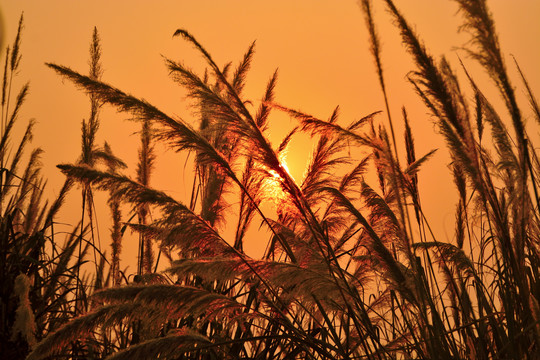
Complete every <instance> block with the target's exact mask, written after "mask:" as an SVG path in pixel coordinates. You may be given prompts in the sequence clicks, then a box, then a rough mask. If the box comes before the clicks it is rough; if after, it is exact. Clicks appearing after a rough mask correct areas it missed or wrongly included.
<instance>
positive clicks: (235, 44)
mask: <svg viewBox="0 0 540 360" xmlns="http://www.w3.org/2000/svg"><path fill="white" fill-rule="evenodd" d="M374 3H375V18H376V21H377V26H378V29H379V35H380V37H381V39H382V44H383V63H384V68H385V72H386V81H387V84H388V86H389V96H390V102H391V110H392V112H393V114H394V118H396V119H399V115H400V108H401V106H402V105H405V106H406V107H407V110H408V112H409V115H410V119H411V122H412V127H413V131H414V134H415V137H416V142H417V153H418V154H423V153H425V152H427V151H429V150H431V149H432V148H435V147H441V146H442V145H443V144H442V142H441V141H440V136H437V135H434V131H433V130H434V127H433V125H432V123H431V121H430V119H429V116H428V115H427V110H426V109H425V108H424V107H423V106H422V105H421V104H420V102H419V100H418V99H417V98H416V96H415V95H414V94H413V92H412V90H411V88H410V86H409V85H408V84H407V83H406V81H405V75H406V73H407V72H408V71H410V70H411V69H412V65H411V62H410V60H409V57H408V55H407V54H406V53H405V52H404V50H403V48H402V46H401V44H400V39H399V36H398V33H397V31H396V29H395V28H394V27H393V26H391V22H390V19H389V16H388V14H387V13H386V12H385V11H384V9H383V7H382V6H381V5H382V2H381V1H374ZM395 3H396V5H397V6H398V7H399V8H400V9H401V10H402V12H403V13H404V15H405V16H406V18H407V19H408V20H409V22H410V23H413V24H415V25H416V27H415V28H416V30H417V31H418V33H419V34H420V35H421V37H422V38H423V39H424V41H425V43H426V45H427V47H428V48H429V49H430V51H431V53H432V54H433V55H440V54H443V53H444V54H446V55H447V56H448V58H449V60H450V62H451V63H452V64H454V65H456V64H457V61H456V60H457V58H456V54H457V53H458V52H456V51H455V50H454V49H455V47H458V46H461V45H463V44H464V42H465V41H466V40H467V37H466V35H464V34H457V31H456V29H457V26H458V25H459V23H460V19H459V17H456V16H454V15H455V13H456V9H457V6H456V4H455V3H453V2H452V1H447V0H436V1H433V0H431V1H430V0H396V1H395ZM489 4H490V7H491V10H492V12H493V15H494V18H495V21H496V25H497V29H498V32H499V36H500V42H501V46H502V49H503V51H504V52H505V55H509V54H513V55H514V56H515V57H516V58H517V59H518V61H519V63H520V66H521V68H522V70H523V71H524V72H525V74H526V76H527V77H528V79H529V82H530V85H531V86H532V88H533V90H534V89H536V91H537V92H538V91H540V67H539V66H538V60H539V59H540V47H539V46H538V39H540V26H538V20H539V19H540V1H533V0H515V1H508V0H493V1H490V2H489ZM0 9H1V11H2V13H3V17H4V32H5V34H4V35H5V36H4V37H3V38H4V41H7V42H10V43H11V42H12V41H13V38H14V35H15V31H16V28H17V21H18V18H19V15H20V13H21V12H22V11H24V16H25V29H24V33H23V44H22V53H23V61H22V64H21V71H20V76H19V78H18V84H19V85H20V84H22V83H23V82H24V81H27V80H29V81H30V82H31V93H30V96H29V98H28V101H27V103H26V105H25V106H24V111H23V113H22V118H21V119H22V120H26V119H28V118H35V119H36V120H37V121H38V126H37V128H36V136H35V138H34V145H35V146H41V147H42V148H43V149H44V150H45V155H44V158H43V164H44V168H45V171H46V173H47V175H48V176H49V185H48V186H49V191H52V192H53V193H56V192H57V191H58V190H59V188H60V185H61V183H62V181H63V175H61V174H60V173H59V171H58V170H57V169H56V168H55V165H56V164H58V163H66V162H68V163H69V162H74V161H76V159H77V157H78V155H79V153H80V145H79V144H80V126H81V125H80V124H81V120H82V119H83V118H87V117H88V113H89V105H88V100H87V97H86V96H85V95H84V94H83V93H81V92H80V91H77V90H75V88H74V86H73V85H72V84H71V83H69V82H67V81H62V80H61V79H60V78H59V77H58V76H57V75H56V74H54V73H53V71H52V70H50V69H48V68H46V67H45V66H44V62H54V63H57V64H61V65H67V66H70V67H72V68H74V69H75V70H79V71H81V72H87V68H88V65H87V59H88V47H89V42H90V36H91V32H92V28H93V26H97V27H98V30H99V32H100V35H101V40H102V50H103V57H102V60H103V67H104V69H105V73H104V76H103V80H104V81H106V82H108V83H110V84H112V85H114V86H116V87H118V88H120V89H122V90H124V91H127V92H129V93H131V94H133V95H136V96H138V97H143V98H145V99H146V100H148V101H149V102H150V103H152V104H154V105H156V106H157V107H159V108H161V109H162V110H164V111H165V112H167V113H169V114H177V115H180V116H182V117H183V118H186V119H190V118H191V110H190V109H189V108H188V107H187V106H186V103H185V101H184V100H185V99H184V93H183V92H182V90H181V89H179V87H178V86H177V85H176V84H174V83H173V82H172V80H170V79H169V78H168V77H167V72H166V69H165V66H164V63H163V59H162V57H161V55H164V56H167V57H169V58H172V59H174V60H180V59H181V60H183V62H184V63H186V64H189V65H190V66H191V67H192V68H194V69H198V70H202V69H203V67H202V64H203V62H202V61H201V57H200V56H199V55H198V54H197V53H196V52H195V51H194V50H193V49H191V47H190V46H188V45H186V43H185V42H183V41H182V40H181V39H179V38H174V39H173V38H172V34H173V33H174V31H175V30H176V29H177V28H184V29H187V30H188V31H190V32H191V33H192V34H193V35H195V36H196V37H197V39H198V40H199V41H200V42H201V43H202V44H203V45H204V46H205V47H206V48H207V49H208V50H209V51H210V52H211V53H212V55H213V56H214V58H215V59H216V60H217V62H218V63H220V64H224V63H226V62H228V61H235V62H236V61H238V60H240V59H241V57H242V55H243V53H244V52H245V50H246V49H247V47H248V46H249V44H250V43H251V41H253V40H257V46H256V55H255V58H254V62H253V67H252V71H251V72H250V74H249V75H248V79H247V82H248V84H247V87H246V96H247V97H248V98H250V99H253V100H255V101H256V100H258V99H260V98H261V96H262V94H263V91H264V88H265V85H266V82H267V80H268V78H269V77H270V75H271V74H272V72H273V71H274V69H275V68H276V67H279V82H278V86H277V89H276V90H277V92H276V94H277V101H278V102H279V103H281V104H283V105H286V106H289V107H292V108H295V109H300V110H302V111H305V112H308V113H311V114H313V115H315V116H317V117H321V118H327V117H328V116H329V115H330V114H331V112H332V110H333V108H334V107H335V106H336V105H340V107H341V114H342V115H341V123H342V124H348V123H349V122H351V121H353V120H355V119H358V118H359V117H361V116H363V115H366V114H368V113H371V112H373V111H376V110H382V109H383V102H382V96H381V92H380V90H379V86H378V83H377V79H376V77H375V72H374V66H373V63H372V58H371V55H370V53H369V52H368V44H367V32H366V30H365V25H364V20H363V16H362V13H361V11H360V9H359V7H358V6H357V4H356V1H352V0H348V1H345V0H342V1H329V0H327V1H322V0H315V1H305V0H304V1H284V0H279V1H266V2H263V1H239V0H233V1H209V0H203V1H152V2H150V1H126V0H115V1H110V0H109V1H104V0H99V1H84V2H83V1H69V0H48V1H37V0H34V1H30V0H0ZM4 45H5V44H4ZM462 56H463V57H465V55H464V54H462ZM465 62H466V64H467V66H470V68H471V69H472V70H473V73H475V74H476V73H478V71H474V70H475V69H477V67H475V66H474V65H473V64H472V61H471V60H469V59H466V61H465ZM507 65H508V67H509V72H510V74H511V76H513V79H514V86H516V87H517V88H518V91H517V93H518V94H519V95H523V91H522V87H521V83H520V81H518V78H517V76H516V71H515V69H514V67H513V65H512V62H511V61H510V58H509V57H507ZM478 78H479V79H480V80H484V81H485V80H486V78H485V77H483V76H480V75H479V76H478ZM487 93H488V94H492V95H493V94H494V92H489V91H488V92H487ZM521 100H522V107H523V108H524V109H525V108H527V104H526V102H525V100H524V98H523V96H522V97H521ZM527 109H528V108H527ZM526 115H528V113H526ZM126 118H128V115H126V114H120V115H117V114H116V112H115V111H114V110H112V109H110V108H108V109H105V110H104V111H103V112H102V116H101V119H102V120H101V128H100V131H99V135H98V143H99V144H102V142H103V140H107V141H109V142H110V143H111V145H112V148H113V151H115V152H116V153H117V154H118V155H120V157H122V158H124V159H125V160H126V161H127V162H128V163H130V164H131V165H132V169H131V170H130V174H131V175H133V174H134V169H135V167H134V166H133V165H134V163H135V158H136V155H137V153H136V149H137V147H138V137H137V136H136V135H132V134H133V133H134V132H135V131H137V126H135V125H133V124H130V123H128V122H126V121H122V119H126ZM380 119H381V120H384V117H381V118H380ZM293 125H294V123H293V122H292V121H291V120H290V119H288V117H287V116H283V115H277V116H275V117H274V119H271V122H270V131H271V133H272V140H273V141H274V143H278V141H279V140H280V138H281V137H282V136H283V134H285V132H286V129H288V128H290V127H291V126H293ZM400 129H401V128H399V129H398V134H400V133H401V130H400ZM398 137H400V136H399V135H398ZM308 146H309V145H307V144H306V143H305V142H303V141H297V142H296V143H293V144H292V148H291V149H290V155H289V157H290V158H289V161H288V163H289V168H290V169H291V172H292V174H293V176H295V177H296V179H299V178H300V177H301V174H302V169H301V162H302V161H303V160H304V159H305V158H306V157H307V156H308V155H307V152H306V149H308V148H309V147H308ZM447 161H448V159H447V158H446V157H445V155H444V153H443V152H439V153H438V154H437V155H436V156H435V157H434V158H433V160H432V161H431V162H430V163H429V164H428V165H427V167H426V168H425V169H424V171H423V172H422V173H421V175H420V184H421V187H422V188H421V190H422V191H423V194H424V195H423V196H424V199H423V201H424V205H425V207H426V208H427V210H428V211H431V212H432V213H434V214H436V216H435V218H434V219H433V224H434V226H435V227H436V228H437V229H440V230H441V231H443V232H446V233H449V234H450V233H451V232H452V231H453V219H454V215H453V211H454V210H453V209H454V204H453V200H452V198H451V196H450V195H451V193H452V192H453V190H446V189H452V185H451V177H450V176H447V175H446V172H447V167H446V166H447ZM171 164H172V165H171ZM182 169H183V163H182V162H181V161H180V160H179V159H178V157H177V156H176V155H174V154H171V153H168V154H163V155H160V158H159V160H158V163H157V170H156V179H155V181H154V184H156V186H158V187H159V188H163V189H166V190H168V191H170V192H171V193H172V194H173V195H176V196H178V197H179V198H182V197H184V196H185V195H186V194H189V189H188V190H184V189H183V188H182V182H183V178H185V177H189V175H185V176H184V175H181V172H182ZM441 173H443V174H444V176H443V177H439V176H438V175H439V174H441ZM434 179H436V180H437V181H432V180H434ZM433 184H436V185H433ZM441 194H444V195H445V196H442V195H441ZM446 194H450V195H446ZM441 240H445V239H444V237H443V238H441ZM103 241H105V240H103ZM105 242H106V243H108V241H105Z"/></svg>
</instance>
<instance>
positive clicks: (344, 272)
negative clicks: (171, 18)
mask: <svg viewBox="0 0 540 360" xmlns="http://www.w3.org/2000/svg"><path fill="white" fill-rule="evenodd" d="M457 2H458V4H459V7H460V13H461V15H462V16H463V24H464V25H463V27H462V28H463V29H465V30H466V31H468V32H469V33H470V34H471V37H472V42H471V43H470V47H469V48H468V53H469V54H470V55H471V56H472V58H473V59H474V60H477V61H478V62H479V63H480V65H482V66H483V68H484V70H485V71H486V73H487V74H488V75H489V76H490V77H491V79H493V81H494V84H495V86H496V87H497V89H498V90H499V92H500V94H501V96H502V98H503V99H504V105H505V106H506V111H507V113H505V114H500V113H497V111H496V110H495V108H494V107H493V105H492V104H491V103H490V101H489V100H488V99H487V98H486V97H485V96H484V94H483V92H482V91H481V89H480V88H479V87H478V85H477V84H476V82H475V80H474V77H473V74H470V73H469V72H468V71H467V69H466V67H465V66H464V65H462V68H460V69H458V70H456V69H453V68H452V67H451V65H450V64H449V62H448V61H446V60H445V59H444V58H442V59H441V60H440V61H436V60H435V59H434V58H433V56H432V55H431V54H430V53H429V51H428V49H426V47H425V46H424V45H423V42H422V41H421V39H420V38H419V36H418V34H416V32H415V31H414V30H413V27H412V26H411V25H410V24H409V23H408V22H407V20H406V18H405V17H404V16H403V14H401V12H400V11H399V9H398V8H397V7H396V6H395V4H394V3H393V1H391V0H385V4H386V6H387V9H388V11H389V12H390V14H391V15H392V17H393V18H394V21H395V25H396V27H397V28H398V30H399V31H400V34H401V36H402V40H403V44H404V45H405V47H406V49H407V50H408V52H409V53H410V54H411V56H412V59H413V61H414V63H415V66H416V68H415V69H414V70H413V71H412V72H411V73H410V74H409V76H408V79H409V80H410V82H411V85H412V86H413V88H414V89H415V90H416V92H417V93H418V95H419V96H420V98H421V99H422V100H423V102H424V103H425V105H426V107H427V109H428V110H429V111H430V113H431V115H432V116H433V118H434V119H435V121H436V124H437V126H438V127H439V129H440V132H441V134H442V136H443V137H444V139H445V140H446V144H447V148H448V151H449V153H450V156H451V161H452V162H451V168H452V171H451V172H450V173H449V174H448V176H451V177H453V179H454V183H455V185H456V189H457V192H458V195H459V196H458V203H457V206H456V221H455V235H454V236H453V238H452V239H450V240H449V241H447V242H443V241H441V240H440V239H439V238H438V237H437V235H436V234H434V233H433V232H432V230H431V227H430V224H429V221H428V215H429V214H425V213H424V211H423V208H422V201H421V200H422V194H421V191H420V189H419V187H418V177H420V176H421V171H420V167H422V166H426V162H427V161H428V160H429V158H430V157H431V155H432V154H433V151H431V152H428V153H427V154H417V151H416V149H415V146H414V128H412V127H411V125H410V123H409V121H408V117H407V112H406V110H405V108H404V109H403V110H402V116H403V121H404V124H405V133H404V135H403V136H404V144H405V149H404V150H403V154H404V155H405V157H404V158H402V157H401V156H400V154H398V150H399V149H398V147H397V143H398V141H397V139H396V136H397V135H396V133H395V131H394V121H395V118H394V119H393V118H392V117H391V116H390V107H391V106H390V105H391V102H392V99H391V98H390V97H389V96H388V94H387V92H386V81H387V80H386V79H385V74H384V71H383V68H384V67H383V65H382V64H383V61H384V59H383V58H382V56H381V54H382V53H381V43H380V41H379V39H378V36H377V31H376V23H375V21H374V18H373V14H372V11H371V4H370V1H368V0H365V1H361V7H362V9H363V11H364V14H365V18H366V23H367V27H368V32H369V35H370V41H371V52H372V55H373V56H374V60H375V66H376V70H377V73H378V79H379V83H380V86H381V90H382V91H381V92H382V96H383V97H384V101H385V107H386V109H385V110H386V114H387V120H388V124H389V129H390V131H389V132H387V130H386V127H385V126H383V125H379V124H377V119H378V114H377V113H373V114H369V115H367V116H365V117H364V118H362V119H361V120H359V121H356V122H353V123H351V124H350V125H348V126H344V125H341V124H340V121H339V112H338V109H337V108H336V110H335V111H334V112H333V113H332V114H330V116H329V118H328V120H322V119H318V118H316V117H313V116H311V115H309V114H306V113H303V112H300V111H297V110H294V109H292V108H289V107H287V106H283V105H279V104H275V103H274V95H273V93H274V88H275V84H276V81H277V73H274V74H273V75H272V76H271V78H270V80H269V83H268V86H267V89H266V92H265V93H264V94H263V95H262V101H261V102H260V106H259V108H258V109H257V110H256V111H252V110H250V109H251V108H248V107H247V106H246V104H247V103H248V102H250V103H252V104H253V103H254V102H253V101H251V100H250V99H246V98H245V97H244V95H243V92H242V90H243V88H244V83H245V75H246V73H247V71H248V70H249V67H250V63H251V60H252V58H253V54H254V44H253V45H251V46H250V47H249V48H248V50H247V52H246V53H245V55H244V57H243V58H242V60H241V61H240V62H239V64H238V65H237V66H236V68H234V66H233V65H232V64H226V65H225V66H219V65H218V64H216V63H215V61H214V60H213V58H212V56H211V55H210V53H209V52H208V51H207V50H206V49H205V48H204V47H203V46H202V45H201V44H200V43H199V42H198V41H197V40H196V39H195V37H194V36H193V35H191V34H190V33H189V32H187V31H186V30H182V29H179V30H177V31H176V32H175V34H174V35H175V36H179V37H181V38H182V39H183V40H184V41H187V42H188V43H190V44H192V45H193V46H194V47H195V49H196V50H197V51H199V52H200V53H201V54H202V56H203V58H204V59H205V61H206V63H207V65H208V69H207V72H205V74H204V75H200V74H196V73H195V72H193V71H192V70H191V69H189V68H188V67H187V66H185V65H184V64H182V63H179V62H175V61H172V60H170V59H165V62H166V66H167V67H168V69H169V71H170V75H171V77H172V78H173V79H174V80H175V81H176V82H178V84H179V85H180V86H182V87H184V88H185V89H186V90H187V92H188V95H189V97H190V98H192V99H193V100H195V101H197V103H198V105H199V107H198V109H199V113H198V115H199V124H198V128H197V127H196V126H193V125H192V124H189V123H187V122H186V121H184V120H183V119H182V118H180V117H177V116H171V115H168V114H166V113H164V112H162V111H160V110H159V109H157V108H156V107H154V106H152V105H151V104H149V103H147V102H146V101H144V100H141V99H138V98H137V97H135V96H132V95H129V94H127V93H125V92H123V91H121V90H119V89H116V88H114V87H113V86H111V85H109V84H107V83H105V82H102V81H101V80H100V79H99V76H95V74H94V72H91V75H90V76H86V75H82V74H80V73H78V72H76V71H74V70H71V69H70V68H68V67H65V66H60V65H55V64H47V65H48V66H49V67H50V68H51V69H53V70H54V71H56V72H57V73H58V74H59V75H61V76H62V77H63V78H66V79H69V80H71V81H73V82H74V83H75V84H76V85H77V86H78V87H80V88H81V89H82V90H84V91H86V92H88V93H89V94H90V97H91V99H92V103H93V104H94V103H95V104H99V105H100V106H101V104H105V103H108V104H111V105H113V106H115V107H116V108H117V109H118V110H120V111H124V112H129V113H131V114H132V115H134V116H133V119H134V120H135V121H139V122H141V124H142V126H143V130H142V132H141V134H142V137H141V139H142V148H141V151H140V162H139V166H138V173H137V180H132V179H131V178H129V177H128V176H126V175H124V174H123V173H120V172H119V171H118V170H119V168H117V167H114V166H109V168H108V169H102V168H99V167H97V166H95V165H96V164H94V163H92V162H83V161H81V162H79V163H75V164H63V165H59V168H60V169H61V171H62V172H63V173H64V174H66V176H67V178H68V179H69V180H68V181H71V182H80V183H82V184H84V188H85V189H94V190H96V191H97V190H101V191H108V192H109V194H110V197H111V200H110V202H109V203H110V205H111V209H112V212H113V214H117V211H118V210H119V205H120V204H128V205H129V206H131V207H132V208H133V209H136V210H135V212H136V213H137V214H139V216H140V221H136V222H129V221H128V224H127V225H126V226H129V227H131V228H132V229H135V230H137V231H138V232H139V233H140V234H141V239H142V240H141V243H140V246H141V251H140V254H139V256H140V264H141V265H140V269H139V275H140V276H139V277H137V280H136V282H134V283H131V284H124V285H123V286H118V285H119V283H120V281H119V280H118V279H119V275H118V271H119V270H118V261H119V259H118V243H115V242H117V241H118V236H119V220H118V219H119V215H118V214H117V215H114V216H115V219H116V220H115V225H114V228H113V249H115V246H116V249H117V250H113V261H112V263H113V267H112V270H111V271H112V274H113V275H112V276H113V278H114V279H115V280H114V285H116V286H114V287H109V288H104V289H102V290H100V291H98V292H96V293H95V294H93V295H92V296H91V298H90V301H91V303H92V305H93V306H92V307H91V308H89V311H88V312H87V313H85V314H83V315H81V316H79V317H77V318H75V319H72V320H71V321H69V322H68V323H67V324H65V325H64V326H63V327H61V328H60V329H58V330H57V331H55V332H54V333H52V334H50V335H49V336H48V337H46V338H45V339H44V340H43V341H41V342H40V343H39V344H37V345H36V347H35V348H34V350H33V352H32V353H31V354H30V356H29V359H41V358H47V357H50V356H82V357H86V358H105V357H107V358H108V359H123V358H126V359H127V358H130V359H131V358H158V357H159V358H174V359H214V358H215V359H222V358H230V359H239V358H253V359H274V358H278V359H293V358H299V359H300V358H301V359H353V358H354V359H409V358H410V359H412V358H420V359H507V358H512V359H527V358H528V359H535V358H537V355H536V354H537V353H539V352H540V349H539V344H540V343H539V340H540V324H539V321H540V306H539V299H540V286H539V284H540V283H539V280H540V277H539V275H540V274H539V270H538V269H539V265H540V262H539V260H540V259H539V252H538V251H539V240H540V239H539V235H538V234H540V231H539V230H540V229H539V225H540V221H539V207H538V205H539V200H540V199H539V198H538V187H539V182H538V178H539V177H538V176H539V171H540V166H539V161H538V155H537V150H535V148H534V146H533V144H532V143H533V141H531V138H530V137H529V136H528V134H527V131H526V128H525V126H524V123H523V115H522V112H523V109H521V108H520V107H519V106H518V103H517V101H516V99H515V95H514V87H513V85H512V83H511V80H510V78H509V76H508V75H507V70H506V66H505V63H504V56H503V54H502V52H501V49H500V46H499V43H498V40H497V37H496V32H495V25H494V23H493V20H492V18H491V15H490V13H489V11H488V9H487V6H486V3H485V1H483V0H468V1H461V0H459V1H457ZM95 43H96V40H95V38H94V41H93V44H95ZM95 47H96V46H94V48H95ZM6 64H7V63H6ZM6 68H7V65H6ZM458 73H459V74H462V75H463V76H458V75H457V74H458ZM520 74H521V71H520ZM521 77H522V79H521V80H522V81H523V82H524V85H525V89H526V91H527V94H528V97H529V100H530V103H531V106H532V111H533V113H534V114H536V115H537V114H538V106H537V103H536V100H535V97H534V95H533V93H532V91H531V89H530V87H529V85H528V83H527V82H526V80H525V77H524V76H523V74H521ZM462 78H463V79H465V80H466V83H467V87H468V88H469V89H470V90H471V91H472V93H473V94H474V98H473V99H472V100H471V99H469V98H468V97H467V96H465V95H464V93H463V92H462V90H461V89H462V84H460V83H459V79H462ZM4 88H5V86H4ZM96 106H97V105H96ZM273 111H285V112H287V113H288V114H289V115H290V116H292V117H293V118H295V119H297V120H298V127H297V128H295V129H294V130H293V131H292V132H290V133H289V134H288V135H287V136H286V137H285V138H284V140H283V141H282V142H281V144H280V145H279V146H278V147H277V148H274V147H272V145H271V143H270V141H269V140H268V127H269V124H268V119H269V116H271V113H272V112H273ZM96 114H97V111H96ZM83 125H84V123H83ZM507 126H512V128H513V134H510V132H509V131H508V130H507ZM83 128H84V126H83ZM96 128H97V127H96ZM298 131H304V132H307V133H309V134H310V135H311V136H312V137H313V138H314V141H315V144H316V145H315V147H314V149H313V153H312V157H311V160H310V162H309V164H308V167H307V169H306V173H305V176H304V178H303V180H302V181H300V182H298V183H297V182H295V180H294V179H293V178H292V177H291V176H290V174H289V173H288V172H287V170H286V168H285V167H284V166H283V165H282V164H281V162H280V159H281V156H282V153H283V152H284V151H285V149H286V147H287V145H288V143H289V141H290V139H291V138H292V137H293V136H294V135H295V134H296V132H298ZM89 134H90V133H88V132H87V137H88V136H89ZM532 140H534V139H532ZM151 142H163V143H165V144H167V145H168V146H169V147H170V148H171V149H172V150H175V151H188V152H190V153H191V154H193V155H194V157H195V161H194V169H193V170H194V176H195V181H194V184H193V189H192V196H191V199H190V201H189V204H183V203H181V202H179V201H178V200H177V199H174V198H173V197H172V196H170V195H167V194H166V193H164V192H162V191H159V190H157V189H153V188H151V187H150V185H149V182H148V175H149V173H150V169H151V167H152V159H153V155H152V150H151ZM349 147H354V148H355V149H358V150H360V151H354V152H352V153H363V154H367V155H366V156H365V157H363V158H355V157H353V156H351V155H350V154H351V151H349ZM427 166H429V165H427ZM30 169H32V167H30ZM338 169H340V170H343V169H348V171H337V170H338ZM371 169H372V170H373V171H375V172H376V174H377V175H378V180H379V182H378V184H369V183H368V182H367V180H366V178H365V177H364V175H365V174H366V173H367V172H368V171H369V170H371ZM29 173H32V170H29ZM29 176H30V175H29ZM276 189H277V190H279V192H277V191H276ZM21 191H22V190H21ZM28 191H30V190H28ZM278 193H279V194H280V195H279V197H278V198H276V199H274V200H275V201H277V202H278V206H277V207H278V211H277V214H276V215H275V216H274V217H270V216H269V215H267V214H265V212H264V211H263V207H262V204H263V203H264V202H265V201H267V200H268V197H269V196H271V194H278ZM36 196H37V195H36ZM234 197H236V199H237V200H234V201H237V202H238V205H237V207H236V208H235V207H234V206H233V205H229V204H228V203H227V202H228V201H231V199H235V198H234ZM32 198H33V197H32ZM141 209H144V210H141ZM229 209H236V211H234V212H230V211H229V212H228V210H229ZM31 213H33V212H26V213H25V214H31ZM34 213H35V211H34ZM149 213H152V215H153V219H152V220H151V221H150V219H146V214H149ZM147 220H149V221H147ZM257 221H258V222H259V223H262V226H264V227H266V228H267V229H268V233H269V234H270V236H269V238H268V239H267V243H266V251H265V253H264V255H263V256H262V258H261V259H254V258H251V257H250V256H248V255H247V254H246V253H245V252H244V242H245V241H246V237H247V236H248V234H247V229H248V228H249V226H250V224H252V223H256V222H257ZM227 227H231V228H232V229H233V230H234V239H233V240H232V241H228V240H227V239H226V236H225V235H224V234H225V229H226V228H227ZM32 228H35V226H30V227H28V229H32ZM259 236H261V237H262V236H263V235H259ZM81 238H82V235H81ZM257 240H258V241H261V240H260V239H257ZM152 242H155V243H157V244H158V247H159V249H160V250H161V251H162V253H163V254H165V255H167V257H168V258H169V260H170V261H171V264H170V267H169V268H168V269H167V270H166V271H165V272H163V273H161V274H154V273H152V272H151V270H152V266H151V265H152V264H153V263H154V260H153V259H152V256H150V254H151V250H152V247H151V246H150V244H152ZM114 244H116V245H114ZM71 246H72V247H73V249H75V246H76V243H75V242H73V243H72V245H71ZM2 248H4V247H2ZM68 248H69V247H68ZM115 251H116V255H114V254H115ZM82 255H83V254H81V255H80V256H79V262H80V261H81V259H82ZM115 256H116V258H115ZM103 259H104V258H103ZM102 264H103V265H102V266H101V267H100V268H98V270H97V271H96V276H97V275H99V276H97V277H98V278H99V279H101V277H103V276H104V275H103V272H104V271H105V269H106V267H105V265H104V264H105V263H104V262H103V261H102ZM96 265H97V261H96ZM66 300H67V299H66ZM76 300H77V301H78V300H79V299H76Z"/></svg>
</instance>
